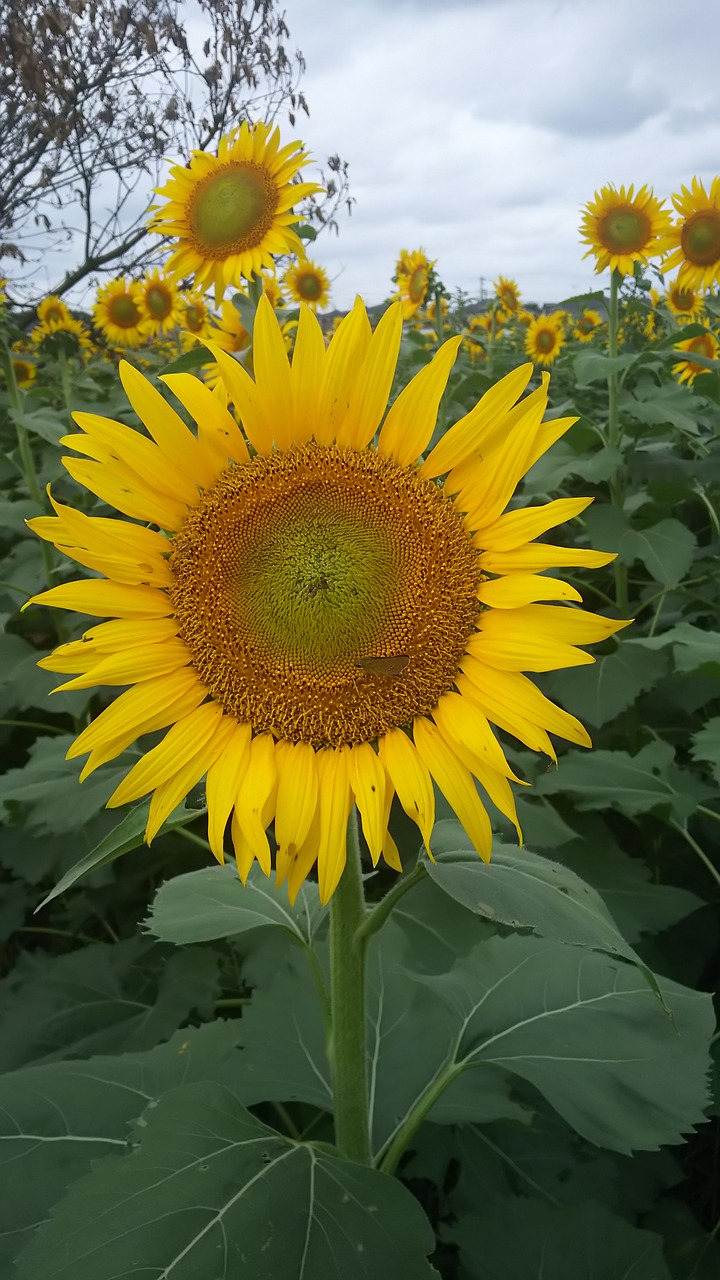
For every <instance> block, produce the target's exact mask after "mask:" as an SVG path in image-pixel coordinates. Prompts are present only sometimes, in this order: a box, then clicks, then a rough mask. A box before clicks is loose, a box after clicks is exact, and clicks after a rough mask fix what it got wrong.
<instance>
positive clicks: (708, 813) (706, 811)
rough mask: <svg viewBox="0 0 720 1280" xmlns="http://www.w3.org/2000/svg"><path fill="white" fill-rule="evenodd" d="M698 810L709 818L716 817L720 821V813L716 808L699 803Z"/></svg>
mask: <svg viewBox="0 0 720 1280" xmlns="http://www.w3.org/2000/svg"><path fill="white" fill-rule="evenodd" d="M697 811H698V813H704V814H705V816H706V817H708V818H714V819H715V821H716V822H720V813H716V812H715V810H714V809H708V808H707V806H706V805H704V804H699V805H698V807H697Z"/></svg>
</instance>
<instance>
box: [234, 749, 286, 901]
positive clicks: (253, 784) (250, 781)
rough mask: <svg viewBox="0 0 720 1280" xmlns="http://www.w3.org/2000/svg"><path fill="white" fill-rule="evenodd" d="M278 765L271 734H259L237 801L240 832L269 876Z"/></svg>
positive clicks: (251, 750) (236, 811) (249, 758)
mask: <svg viewBox="0 0 720 1280" xmlns="http://www.w3.org/2000/svg"><path fill="white" fill-rule="evenodd" d="M277 781H278V777H277V765H276V763H275V743H274V741H273V737H272V734H270V733H260V734H258V735H257V737H255V738H253V739H252V741H251V743H250V753H249V756H248V761H247V766H246V768H245V774H244V777H243V779H242V782H241V783H240V790H239V792H238V796H237V799H236V801H235V814H236V816H237V820H238V822H239V824H240V829H241V831H242V833H243V835H244V837H245V840H246V841H247V844H248V846H249V847H250V848H251V849H252V852H253V857H255V858H257V860H258V862H259V863H260V866H261V868H262V870H263V871H264V873H265V875H266V876H269V875H270V872H271V865H270V844H269V842H268V838H267V834H266V828H267V825H268V823H269V822H271V821H272V817H273V814H274V812H275V796H276V794H277Z"/></svg>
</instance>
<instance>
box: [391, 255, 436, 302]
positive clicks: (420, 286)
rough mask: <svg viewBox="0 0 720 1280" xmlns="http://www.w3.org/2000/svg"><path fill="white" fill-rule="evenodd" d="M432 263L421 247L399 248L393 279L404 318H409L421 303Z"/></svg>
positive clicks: (424, 295) (425, 292)
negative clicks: (411, 248) (409, 249)
mask: <svg viewBox="0 0 720 1280" xmlns="http://www.w3.org/2000/svg"><path fill="white" fill-rule="evenodd" d="M434 265H435V264H434V262H430V260H429V259H428V258H427V256H426V254H425V252H424V250H422V249H413V250H411V251H408V250H407V249H401V250H400V257H399V258H398V260H397V264H396V267H395V280H396V282H397V286H398V292H397V295H396V296H397V297H398V298H399V299H400V301H401V303H402V309H403V318H404V319H405V320H410V319H411V317H412V316H414V315H415V312H416V311H418V310H419V309H420V307H421V306H422V305H423V303H424V301H425V297H426V294H427V288H428V280H429V278H430V270H431V268H432V267H433V266H434Z"/></svg>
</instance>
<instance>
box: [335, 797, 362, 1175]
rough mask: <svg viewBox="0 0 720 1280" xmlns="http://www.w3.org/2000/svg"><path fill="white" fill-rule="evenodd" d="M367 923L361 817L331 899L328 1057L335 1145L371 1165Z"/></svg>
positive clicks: (352, 827) (353, 825)
mask: <svg viewBox="0 0 720 1280" xmlns="http://www.w3.org/2000/svg"><path fill="white" fill-rule="evenodd" d="M364 919H365V899H364V895H363V884H362V871H361V865H360V837H359V834H358V827H357V814H356V813H355V811H354V810H353V812H352V813H351V815H350V821H349V823H348V840H347V861H346V864H345V869H344V871H343V873H342V876H341V877H340V883H339V884H338V887H337V889H336V890H335V892H334V894H333V896H332V898H331V900H330V1004H331V1010H332V1030H331V1034H330V1045H329V1057H330V1067H331V1072H332V1083H333V1099H334V1113H335V1141H336V1143H337V1146H338V1147H339V1149H340V1151H342V1153H343V1155H346V1156H349V1158H350V1159H351V1160H357V1161H359V1162H360V1163H362V1164H369V1163H370V1134H369V1125H368V1090H367V1048H366V1040H365V943H364V941H363V939H362V938H360V937H358V931H359V929H360V928H361V926H362V924H363V921H364Z"/></svg>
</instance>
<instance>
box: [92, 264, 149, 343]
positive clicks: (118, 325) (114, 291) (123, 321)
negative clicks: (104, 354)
mask: <svg viewBox="0 0 720 1280" xmlns="http://www.w3.org/2000/svg"><path fill="white" fill-rule="evenodd" d="M146 319H147V316H146V314H145V310H144V308H143V303H142V290H141V288H140V285H139V284H135V283H134V282H133V281H131V280H126V279H125V276H119V277H118V278H117V279H116V280H111V281H110V282H109V283H108V284H105V285H102V287H101V288H100V289H98V293H97V301H96V303H95V306H94V307H93V321H94V323H95V326H96V328H98V329H99V330H100V332H101V333H102V334H103V336H104V337H105V338H106V339H107V341H108V342H110V343H112V344H113V345H114V346H117V347H139V346H141V345H142V344H143V343H144V342H145V332H144V328H143V323H144V321H145V320H146Z"/></svg>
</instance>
